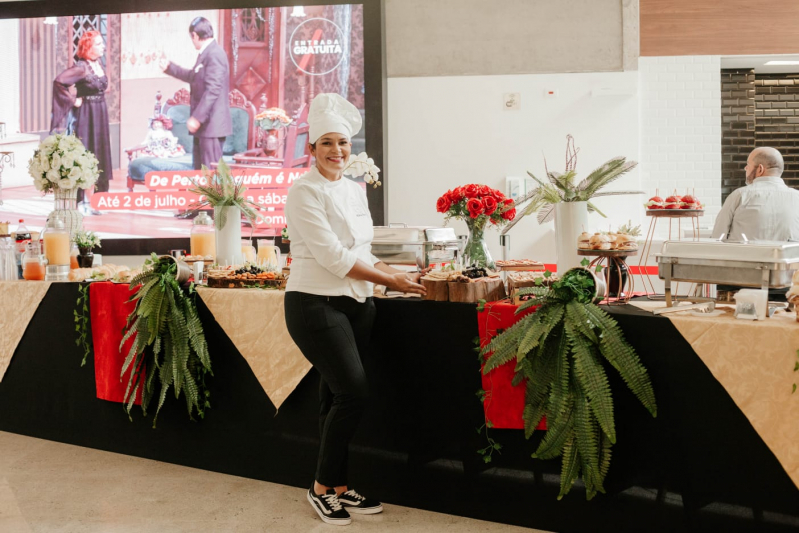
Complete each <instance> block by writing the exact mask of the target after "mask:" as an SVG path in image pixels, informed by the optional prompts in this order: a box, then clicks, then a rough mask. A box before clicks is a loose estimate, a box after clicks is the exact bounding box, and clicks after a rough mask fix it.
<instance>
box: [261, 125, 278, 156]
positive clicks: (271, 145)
mask: <svg viewBox="0 0 799 533" xmlns="http://www.w3.org/2000/svg"><path fill="white" fill-rule="evenodd" d="M278 148H280V137H279V133H278V130H276V129H269V130H266V135H264V141H263V149H264V155H266V156H267V157H274V156H275V155H276V154H277V150H278Z"/></svg>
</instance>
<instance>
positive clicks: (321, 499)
mask: <svg viewBox="0 0 799 533" xmlns="http://www.w3.org/2000/svg"><path fill="white" fill-rule="evenodd" d="M308 501H309V502H311V505H312V506H313V508H314V510H315V511H316V514H318V515H319V518H321V519H322V521H324V522H326V523H328V524H334V525H337V526H347V525H349V524H350V523H351V522H352V519H351V518H350V513H348V512H347V510H346V509H344V507H342V505H341V503H340V502H339V501H338V497H336V493H335V491H329V492H328V493H327V494H316V493H315V492H314V490H313V487H311V488H310V489H308Z"/></svg>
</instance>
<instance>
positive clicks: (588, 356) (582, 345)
mask: <svg viewBox="0 0 799 533" xmlns="http://www.w3.org/2000/svg"><path fill="white" fill-rule="evenodd" d="M566 335H567V336H568V337H569V342H570V343H571V347H572V354H573V355H574V374H575V376H576V377H577V381H578V383H579V385H580V389H581V390H583V391H585V394H586V395H587V396H588V398H589V399H590V400H591V411H592V412H593V414H594V416H595V417H596V419H597V421H598V422H599V425H600V426H601V427H602V431H604V432H605V434H606V435H607V436H608V437H609V438H610V441H611V442H616V427H615V422H614V420H613V398H612V396H611V395H610V384H609V383H608V378H607V376H606V375H605V371H604V370H603V369H602V365H601V364H600V363H599V359H598V358H597V356H596V354H595V353H594V349H593V346H592V345H591V344H590V343H589V342H588V341H587V340H586V339H585V338H584V337H582V336H581V335H580V334H578V333H576V332H575V331H574V329H573V328H572V327H571V325H570V324H569V322H566Z"/></svg>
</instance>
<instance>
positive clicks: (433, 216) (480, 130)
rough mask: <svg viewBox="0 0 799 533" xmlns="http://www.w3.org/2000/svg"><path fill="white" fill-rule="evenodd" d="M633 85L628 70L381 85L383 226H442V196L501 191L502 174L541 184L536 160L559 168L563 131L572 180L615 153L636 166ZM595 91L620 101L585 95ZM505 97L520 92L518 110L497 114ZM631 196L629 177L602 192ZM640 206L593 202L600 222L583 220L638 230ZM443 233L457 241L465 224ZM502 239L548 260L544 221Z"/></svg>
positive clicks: (549, 232) (493, 241) (625, 200)
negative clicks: (571, 143)
mask: <svg viewBox="0 0 799 533" xmlns="http://www.w3.org/2000/svg"><path fill="white" fill-rule="evenodd" d="M637 87H638V73H637V72H613V73H610V72H608V73H585V74H531V75H512V76H473V77H467V76H463V77H436V78H389V80H388V163H387V165H388V168H389V169H390V177H389V179H388V185H387V186H388V190H387V200H388V218H387V222H406V223H408V224H413V225H431V226H436V225H441V224H442V222H443V215H441V214H439V213H436V211H435V204H436V199H437V198H438V197H439V196H440V195H441V194H442V193H444V192H445V191H446V190H447V189H451V188H453V187H456V186H458V185H464V184H467V183H485V184H487V185H489V186H491V187H495V188H499V189H500V190H503V191H504V190H505V180H504V178H505V176H524V175H525V171H527V170H530V171H531V172H533V173H534V174H535V175H536V176H538V177H544V161H543V157H544V156H546V158H547V164H548V166H549V169H550V170H563V167H564V164H565V147H566V135H567V134H568V133H571V134H572V135H573V136H574V137H575V140H576V145H577V146H578V147H579V148H580V153H579V156H578V163H577V171H578V174H579V175H582V176H585V175H587V174H588V173H589V172H590V171H592V170H593V169H594V168H596V167H597V166H599V165H600V164H602V163H604V162H605V161H606V160H608V159H610V158H611V157H614V156H617V155H623V156H626V157H627V158H628V159H633V160H637V159H638V144H639V141H638V130H639V128H638V112H639V104H638V98H637V96H636V95H637V90H638V89H637ZM600 88H611V89H613V90H614V91H615V92H617V93H626V94H617V95H615V96H592V95H591V93H592V90H594V89H600ZM545 90H556V91H557V92H558V96H557V98H545V97H544V92H545ZM505 92H519V93H521V102H522V108H521V110H520V111H505V110H503V108H502V94H503V93H505ZM639 188H640V185H639V180H638V172H637V170H634V171H633V172H631V173H630V174H629V175H627V176H626V177H624V178H622V179H620V180H618V181H617V182H615V183H614V184H613V185H611V186H610V187H609V189H615V190H622V189H639ZM643 202H644V199H642V198H641V197H639V196H619V197H611V198H604V199H598V200H597V205H598V206H599V207H600V209H603V210H604V211H605V212H606V213H607V214H608V216H609V219H607V220H605V219H602V218H600V217H599V216H598V215H591V224H592V225H594V227H595V228H599V227H602V228H606V227H607V224H612V225H613V226H614V227H615V226H617V225H618V224H620V223H623V222H626V221H627V220H628V219H633V220H634V221H636V223H640V222H641V220H640V217H641V214H642V210H641V209H638V206H640V205H641V204H642V203H643ZM452 225H453V227H455V228H456V232H457V233H461V234H465V233H466V225H465V223H463V222H461V221H453V222H452ZM587 229H589V228H587ZM510 235H511V247H512V250H513V252H512V254H513V256H514V257H516V258H534V259H538V260H543V261H546V262H554V261H555V243H554V238H553V235H554V224H553V223H551V222H550V223H548V224H545V225H543V226H539V225H538V223H537V222H536V220H535V218H534V217H533V216H531V217H528V218H526V219H525V220H523V221H521V222H520V223H519V224H518V225H517V226H516V227H515V228H513V230H511V233H510ZM498 236H499V232H498V231H496V230H490V231H489V232H488V241H489V246H490V248H491V251H492V254H493V255H494V257H495V258H500V257H501V250H500V247H499V237H498ZM576 238H577V236H576V235H575V245H576Z"/></svg>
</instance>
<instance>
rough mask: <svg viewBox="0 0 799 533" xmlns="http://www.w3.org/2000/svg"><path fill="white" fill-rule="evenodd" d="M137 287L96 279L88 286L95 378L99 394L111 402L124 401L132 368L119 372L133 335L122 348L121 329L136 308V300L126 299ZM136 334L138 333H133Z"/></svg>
mask: <svg viewBox="0 0 799 533" xmlns="http://www.w3.org/2000/svg"><path fill="white" fill-rule="evenodd" d="M134 293H135V291H130V290H129V289H128V285H127V284H119V283H111V282H95V283H92V284H91V286H90V287H89V310H90V313H91V324H92V342H93V344H94V380H95V383H96V385H97V397H98V398H100V399H101V400H108V401H111V402H123V401H124V398H125V389H127V387H128V379H129V378H130V372H131V369H129V370H128V371H127V372H126V373H125V375H124V376H120V373H121V372H122V365H123V364H124V362H125V357H127V355H128V350H130V345H131V343H132V342H133V338H131V339H128V340H127V342H125V346H123V347H122V350H120V349H119V344H120V342H122V331H123V329H124V327H125V324H126V322H127V319H128V315H129V314H130V313H132V312H133V308H134V307H135V304H134V303H133V302H130V303H127V302H128V300H129V299H130V297H131V296H132V295H133V294H134ZM134 338H135V337H134ZM139 404H141V389H139V392H138V394H137V395H136V405H139Z"/></svg>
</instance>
